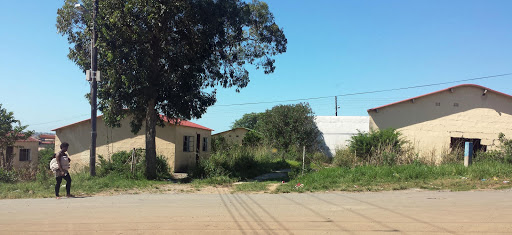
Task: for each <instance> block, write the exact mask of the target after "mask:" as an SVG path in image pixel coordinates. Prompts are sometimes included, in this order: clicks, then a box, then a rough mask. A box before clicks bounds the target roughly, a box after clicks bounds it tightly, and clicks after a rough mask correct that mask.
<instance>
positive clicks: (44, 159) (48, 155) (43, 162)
mask: <svg viewBox="0 0 512 235" xmlns="http://www.w3.org/2000/svg"><path fill="white" fill-rule="evenodd" d="M54 154H55V149H54V147H53V146H51V147H49V148H45V149H41V150H39V152H38V158H39V163H38V166H37V175H36V179H37V181H39V182H45V181H47V180H48V179H49V178H50V177H52V176H53V174H52V172H51V171H50V161H51V160H52V158H53V155H54Z"/></svg>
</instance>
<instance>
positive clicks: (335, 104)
mask: <svg viewBox="0 0 512 235" xmlns="http://www.w3.org/2000/svg"><path fill="white" fill-rule="evenodd" d="M334 108H335V109H336V111H335V113H336V116H338V96H334Z"/></svg>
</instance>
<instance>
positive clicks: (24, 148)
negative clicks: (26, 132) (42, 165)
mask: <svg viewBox="0 0 512 235" xmlns="http://www.w3.org/2000/svg"><path fill="white" fill-rule="evenodd" d="M38 148H39V140H38V139H36V138H33V137H29V138H28V139H26V140H18V141H16V142H15V143H14V145H13V146H9V147H7V149H5V150H4V151H3V152H0V157H1V158H2V159H5V157H6V156H8V158H10V159H12V160H11V161H10V162H9V163H8V164H10V165H9V167H10V166H12V167H13V168H14V169H29V168H33V167H37V164H38V161H39V159H38V153H39V152H38ZM2 162H3V161H2Z"/></svg>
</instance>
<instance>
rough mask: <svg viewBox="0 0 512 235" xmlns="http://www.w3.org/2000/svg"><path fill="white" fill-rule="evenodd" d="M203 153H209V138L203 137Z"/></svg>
mask: <svg viewBox="0 0 512 235" xmlns="http://www.w3.org/2000/svg"><path fill="white" fill-rule="evenodd" d="M202 149H203V152H208V137H203V148H202Z"/></svg>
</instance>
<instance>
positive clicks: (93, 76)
mask: <svg viewBox="0 0 512 235" xmlns="http://www.w3.org/2000/svg"><path fill="white" fill-rule="evenodd" d="M75 9H77V10H79V11H80V12H82V13H87V14H90V13H91V12H90V11H89V10H88V9H87V8H85V7H84V6H83V5H82V4H79V3H77V4H75ZM97 15H98V0H94V5H93V8H92V32H91V70H88V71H86V79H87V81H91V149H90V151H89V152H90V157H89V169H90V174H91V176H95V175H96V136H97V133H96V116H98V104H97V103H98V102H97V99H98V81H99V80H100V72H99V71H98V62H97V61H98V49H97V47H96V39H97V38H98V37H97V32H96V16H97Z"/></svg>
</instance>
